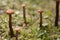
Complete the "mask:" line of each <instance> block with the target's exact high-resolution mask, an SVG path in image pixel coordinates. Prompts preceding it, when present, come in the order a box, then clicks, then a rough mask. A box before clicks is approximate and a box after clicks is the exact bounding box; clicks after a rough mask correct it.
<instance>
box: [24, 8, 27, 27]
mask: <svg viewBox="0 0 60 40" xmlns="http://www.w3.org/2000/svg"><path fill="white" fill-rule="evenodd" d="M23 18H24V23H25V25H26V26H27V21H26V12H25V7H23Z"/></svg>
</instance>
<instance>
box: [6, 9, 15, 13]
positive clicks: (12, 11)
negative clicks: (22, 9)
mask: <svg viewBox="0 0 60 40" xmlns="http://www.w3.org/2000/svg"><path fill="white" fill-rule="evenodd" d="M6 13H7V14H14V10H12V9H8V10H7V11H6Z"/></svg>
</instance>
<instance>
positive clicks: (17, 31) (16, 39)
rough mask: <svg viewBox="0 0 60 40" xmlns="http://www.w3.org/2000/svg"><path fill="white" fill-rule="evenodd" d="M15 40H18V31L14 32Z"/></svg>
mask: <svg viewBox="0 0 60 40" xmlns="http://www.w3.org/2000/svg"><path fill="white" fill-rule="evenodd" d="M16 40H18V31H16Z"/></svg>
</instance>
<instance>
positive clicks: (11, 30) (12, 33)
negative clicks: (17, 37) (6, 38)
mask: <svg viewBox="0 0 60 40" xmlns="http://www.w3.org/2000/svg"><path fill="white" fill-rule="evenodd" d="M11 16H12V15H11V14H10V15H9V28H10V35H11V37H13V36H14V32H13V28H12V22H11V20H12V17H11Z"/></svg>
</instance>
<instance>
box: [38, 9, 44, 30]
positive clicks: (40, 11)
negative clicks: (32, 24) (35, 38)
mask: <svg viewBox="0 0 60 40" xmlns="http://www.w3.org/2000/svg"><path fill="white" fill-rule="evenodd" d="M38 12H39V13H40V29H42V13H43V10H38Z"/></svg>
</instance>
